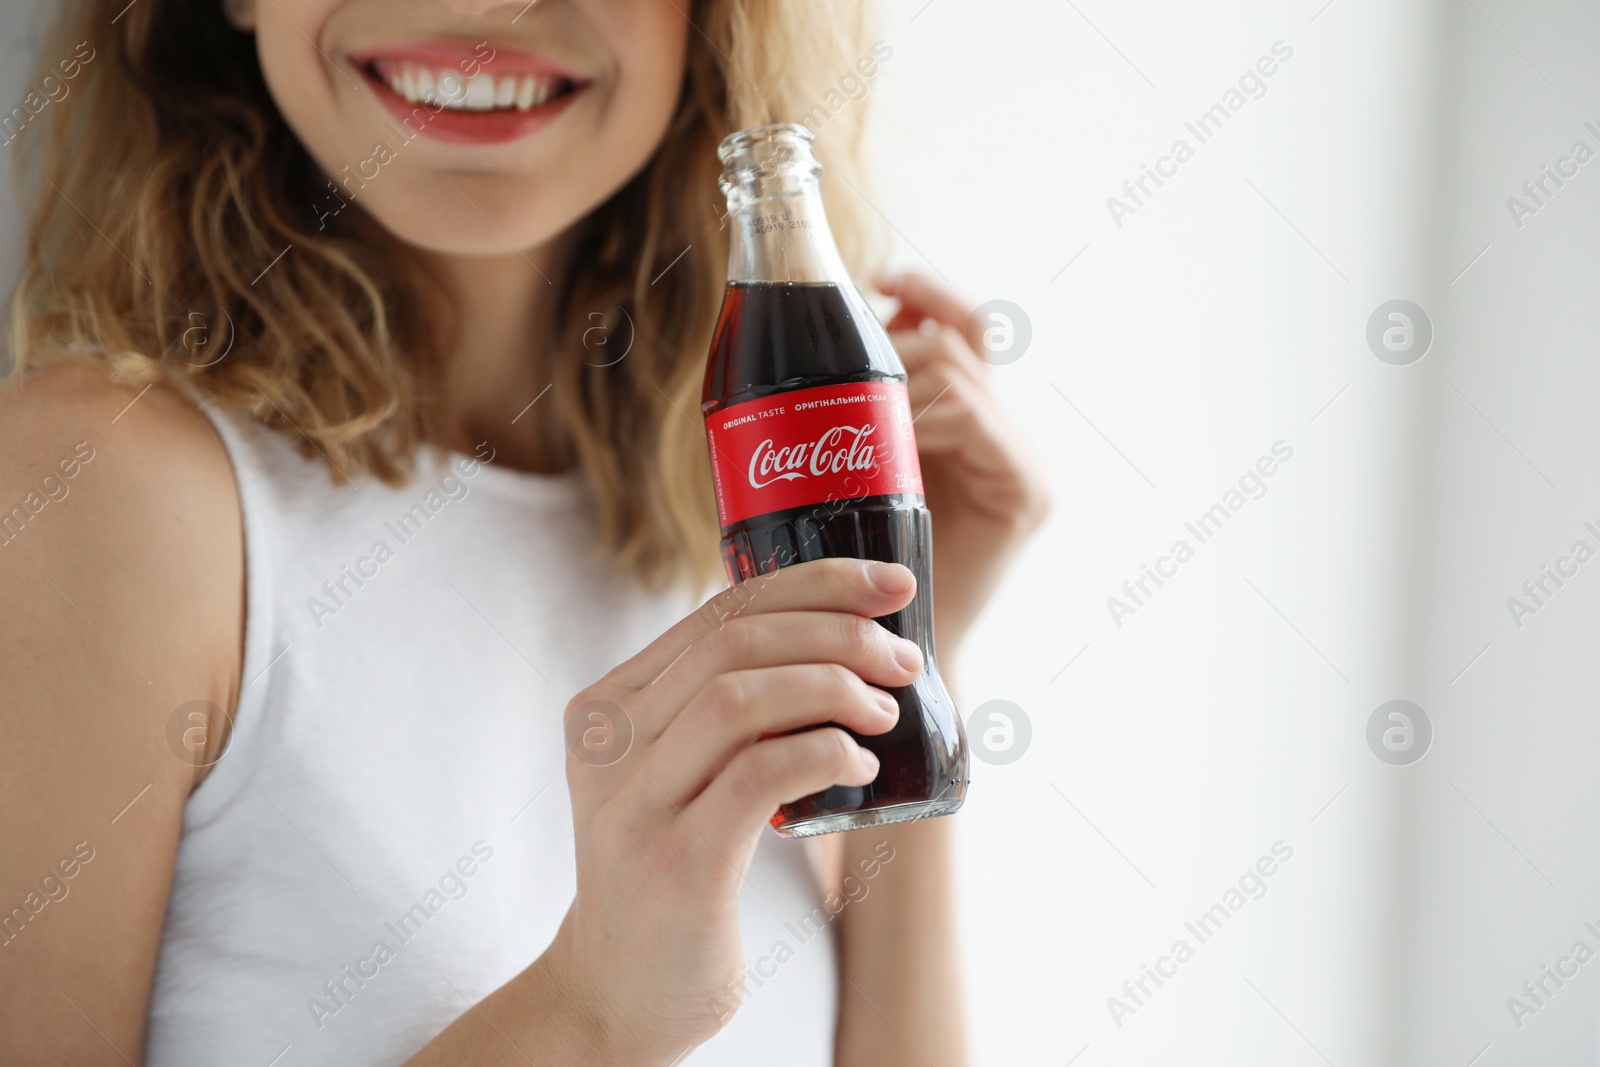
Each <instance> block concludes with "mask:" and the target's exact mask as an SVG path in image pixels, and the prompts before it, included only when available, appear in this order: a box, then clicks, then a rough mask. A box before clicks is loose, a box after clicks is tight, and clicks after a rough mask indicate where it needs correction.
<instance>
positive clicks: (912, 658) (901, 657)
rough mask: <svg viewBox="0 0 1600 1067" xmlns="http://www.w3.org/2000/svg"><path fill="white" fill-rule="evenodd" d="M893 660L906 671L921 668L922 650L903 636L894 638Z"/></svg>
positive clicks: (914, 670)
mask: <svg viewBox="0 0 1600 1067" xmlns="http://www.w3.org/2000/svg"><path fill="white" fill-rule="evenodd" d="M894 661H895V662H896V663H898V664H900V666H902V667H904V668H905V669H906V670H908V671H912V672H916V671H919V670H921V669H922V650H921V649H919V648H918V647H917V646H916V645H914V644H912V643H911V642H910V641H907V640H906V639H905V638H903V637H896V638H895V639H894Z"/></svg>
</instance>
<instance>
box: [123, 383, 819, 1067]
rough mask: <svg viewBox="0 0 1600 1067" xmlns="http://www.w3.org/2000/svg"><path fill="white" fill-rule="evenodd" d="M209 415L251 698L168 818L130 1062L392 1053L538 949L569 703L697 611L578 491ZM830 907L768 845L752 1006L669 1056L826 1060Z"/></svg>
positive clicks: (556, 878)
mask: <svg viewBox="0 0 1600 1067" xmlns="http://www.w3.org/2000/svg"><path fill="white" fill-rule="evenodd" d="M208 414H209V415H210V416H211V419H212V422H213V424H214V425H216V426H217V429H218V432H219V433H220V434H221V436H222V439H223V442H224V444H225V445H226V447H227V450H228V453H229V457H230V459H231V461H232V464H233V469H234V475H235V478H236V479H237V481H238V486H239V496H240V500H241V502H242V507H243V516H244V534H245V551H246V570H247V588H246V597H247V619H246V626H245V648H244V670H243V678H242V682H241V686H242V691H241V694H240V697H239V706H238V710H237V714H236V716H235V719H234V724H233V734H232V741H231V743H230V745H229V747H228V749H227V751H226V753H225V754H224V755H223V757H222V759H221V760H220V761H219V762H218V763H217V764H216V766H215V767H213V768H212V770H211V773H210V774H209V776H208V777H207V778H206V779H205V781H204V782H202V783H201V785H200V786H199V788H197V789H196V790H195V791H194V793H193V795H192V796H191V797H190V798H189V801H188V804H187V806H186V808H185V810H184V818H183V838H182V843H181V845H180V847H179V850H178V859H177V867H176V871H175V874H174V879H173V884H172V895H171V899H170V901H169V904H168V907H167V915H166V923H165V926H164V928H163V929H162V935H161V951H160V957H159V960H158V963H157V966H156V975H155V985H154V990H153V993H152V997H151V1004H150V1028H149V1036H148V1039H147V1047H146V1061H145V1062H146V1063H148V1064H150V1065H151V1067H215V1065H216V1064H220V1063H233V1064H255V1065H257V1067H267V1065H269V1064H271V1065H272V1067H300V1065H305V1064H330V1065H334V1064H336V1065H339V1067H367V1065H371V1067H378V1065H392V1064H400V1063H404V1062H405V1060H406V1059H408V1058H409V1057H410V1056H412V1055H413V1054H414V1053H416V1052H417V1051H418V1050H419V1049H421V1048H422V1047H423V1046H424V1045H425V1044H427V1043H428V1041H429V1040H430V1039H432V1038H433V1036H434V1035H436V1034H438V1033H439V1032H440V1031H441V1030H443V1029H444V1028H445V1027H446V1026H448V1025H449V1024H450V1022H451V1021H452V1020H454V1019H455V1018H456V1017H458V1016H459V1015H461V1014H462V1013H463V1012H465V1011H467V1009H468V1008H469V1006H470V1005H471V1004H473V1003H476V1002H477V1001H479V1000H481V999H482V998H484V997H485V996H487V995H488V994H489V993H491V992H493V991H494V990H495V989H497V988H498V987H500V986H501V985H503V984H504V983H505V982H507V981H508V980H510V979H511V978H512V977H513V976H515V975H516V974H517V973H518V972H519V971H521V970H522V969H523V968H524V967H526V966H527V965H528V964H529V963H531V962H532V961H533V960H534V959H535V958H536V957H537V956H539V954H540V953H541V952H543V951H544V949H545V948H546V947H547V946H548V945H549V943H550V941H551V940H552V938H553V937H554V936H555V933H556V930H557V928H558V927H559V925H560V923H561V920H562V917H563V916H564V915H565V914H566V911H567V908H568V906H569V904H570V903H571V901H572V897H573V893H574V887H575V876H574V861H573V837H572V811H571V806H570V803H569V799H568V795H567V786H566V777H565V771H564V758H565V752H564V742H563V733H562V712H563V710H564V708H565V706H566V703H567V701H568V700H570V699H571V697H572V696H573V695H574V694H575V693H577V692H578V691H579V690H580V689H582V688H583V687H584V686H587V685H589V684H591V683H593V682H595V681H596V680H598V679H599V678H600V677H601V676H602V675H604V674H605V672H606V671H608V670H609V669H611V668H612V667H613V666H615V665H616V664H618V663H620V662H622V661H623V660H624V659H626V658H627V657H629V656H631V655H633V654H634V653H635V652H637V651H639V650H640V649H641V648H643V647H644V646H645V645H646V644H648V643H649V642H650V641H651V640H653V639H654V638H655V637H656V636H658V635H659V634H660V633H661V632H662V631H663V630H665V629H666V628H667V627H668V626H669V625H671V624H672V623H673V622H675V621H676V620H677V619H679V618H681V617H682V616H683V615H685V614H687V613H688V611H689V610H691V609H692V607H693V606H694V605H693V603H692V601H691V599H690V596H689V594H688V593H687V592H683V593H677V594H672V595H666V596H649V595H647V594H645V593H644V592H642V591H641V589H640V587H639V586H638V584H637V583H636V581H635V580H633V579H632V578H631V577H630V576H629V575H627V574H625V573H622V572H619V571H618V570H617V569H616V568H615V567H613V566H610V565H608V564H607V563H606V562H605V561H604V560H603V559H598V558H595V557H594V556H593V555H592V553H591V546H592V544H593V528H594V527H593V521H592V510H591V507H590V501H589V497H588V492H587V489H586V486H585V484H584V482H583V481H582V479H581V477H578V476H575V475H568V476H543V475H532V474H525V473H522V472H518V471H512V470H508V469H504V468H498V467H494V466H490V465H487V464H477V463H474V462H472V461H471V460H470V459H469V458H468V457H465V456H461V455H450V456H441V457H438V458H437V460H436V461H434V462H433V463H432V464H430V463H429V462H428V461H426V460H424V461H423V464H422V466H421V468H420V470H419V473H418V475H417V477H416V478H415V479H414V480H413V481H412V482H411V484H410V485H409V486H407V487H405V488H401V489H394V488H390V487H388V486H385V485H383V484H381V483H378V482H376V481H374V480H363V481H360V482H358V483H357V484H355V485H347V486H344V487H335V486H333V485H332V484H330V482H329V479H328V476H327V471H326V467H325V465H324V463H323V461H322V460H321V459H315V458H314V459H307V458H305V457H302V456H301V455H299V454H298V453H297V452H296V451H295V450H294V448H293V447H292V446H291V445H290V443H289V441H288V440H287V439H286V438H284V437H283V436H281V435H279V434H277V433H275V432H273V431H270V430H267V429H265V428H262V427H260V426H258V425H255V424H253V423H249V422H246V421H243V420H234V419H232V418H230V417H228V416H224V415H219V414H216V413H214V412H208ZM757 887H759V888H757ZM820 903H821V898H820V896H819V893H818V891H817V889H816V886H815V882H814V880H813V878H812V875H811V870H810V866H809V864H808V862H807V860H806V857H805V854H804V852H803V848H802V846H801V845H800V844H799V843H798V842H791V841H785V840H782V839H779V838H777V837H775V836H774V835H772V834H769V833H765V834H764V835H763V838H762V841H761V844H760V846H759V847H758V848H757V850H756V854H755V861H754V865H753V867H752V869H751V871H750V878H749V881H748V883H747V884H746V885H745V886H744V888H743V896H742V898H741V906H742V912H741V914H742V918H741V922H742V928H743V930H742V932H743V938H744V945H745V954H746V965H747V968H748V975H749V984H748V989H749V996H748V998H747V1001H746V1003H745V1006H744V1007H743V1008H742V1009H740V1010H739V1012H738V1014H737V1015H735V1016H734V1018H733V1020H732V1021H731V1022H730V1023H729V1024H728V1026H727V1028H726V1029H725V1030H724V1031H723V1032H722V1033H721V1034H719V1035H718V1036H717V1037H715V1038H714V1039H712V1040H711V1041H710V1042H709V1043H707V1044H706V1045H704V1046H702V1047H701V1048H700V1049H698V1050H696V1051H695V1052H694V1053H692V1054H691V1055H690V1056H689V1057H688V1058H687V1059H686V1060H685V1061H684V1063H686V1064H689V1065H694V1067H714V1065H727V1067H735V1065H738V1067H747V1065H748V1064H752V1063H761V1064H780V1065H794V1067H822V1065H824V1064H829V1063H831V1062H832V1047H833V1033H834V1017H835V1003H836V1000H835V998H836V981H837V976H836V972H835V966H836V962H835V954H834V946H833V944H832V941H831V931H827V930H824V931H823V932H822V933H820V934H817V933H814V931H815V929H816V926H817V924H816V922H815V921H814V920H813V918H812V917H813V916H815V915H817V914H818V908H819V905H820ZM821 914H824V915H826V914H827V913H826V911H823V912H821ZM808 935H809V936H808ZM780 945H781V946H782V948H781V949H780V947H779V946H780ZM525 1051H526V1053H527V1054H528V1056H529V1057H530V1058H531V1059H533V1060H534V1061H535V1062H538V1059H539V1052H538V1049H534V1048H529V1049H526V1050H525Z"/></svg>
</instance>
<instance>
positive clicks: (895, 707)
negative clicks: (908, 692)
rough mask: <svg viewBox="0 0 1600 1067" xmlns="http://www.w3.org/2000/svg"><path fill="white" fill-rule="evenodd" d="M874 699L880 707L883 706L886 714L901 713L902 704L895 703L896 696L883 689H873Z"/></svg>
mask: <svg viewBox="0 0 1600 1067" xmlns="http://www.w3.org/2000/svg"><path fill="white" fill-rule="evenodd" d="M872 699H873V700H875V701H877V704H878V707H880V708H882V709H883V711H884V713H885V714H887V715H899V714H900V705H899V704H897V703H895V699H894V697H892V696H890V695H889V694H888V693H885V692H884V691H883V690H882V689H874V690H873V691H872Z"/></svg>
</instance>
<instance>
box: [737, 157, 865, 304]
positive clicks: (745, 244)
mask: <svg viewBox="0 0 1600 1067" xmlns="http://www.w3.org/2000/svg"><path fill="white" fill-rule="evenodd" d="M728 226H729V230H730V236H729V240H728V281H730V282H746V283H749V282H768V283H791V284H821V283H832V284H835V285H845V284H848V283H849V281H850V274H849V272H848V271H847V270H846V269H845V266H844V261H843V260H842V259H841V258H840V257H839V250H838V248H837V247H835V245H834V243H833V234H832V232H831V231H830V230H829V229H828V216H827V213H826V212H825V211H824V210H823V207H822V193H821V190H820V189H819V188H818V186H817V181H816V178H815V177H814V176H812V175H810V174H793V173H783V172H782V171H780V172H778V173H776V174H766V175H763V176H761V177H759V178H752V179H750V180H746V181H744V182H740V183H739V184H738V185H735V186H732V187H731V188H729V190H728Z"/></svg>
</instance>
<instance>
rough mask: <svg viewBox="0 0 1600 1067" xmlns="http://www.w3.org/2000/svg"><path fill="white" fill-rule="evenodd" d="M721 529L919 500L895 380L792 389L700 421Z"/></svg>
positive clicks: (911, 437) (918, 475) (911, 440)
mask: <svg viewBox="0 0 1600 1067" xmlns="http://www.w3.org/2000/svg"><path fill="white" fill-rule="evenodd" d="M706 439H707V441H708V442H709V444H710V446H711V477H712V480H713V481H714V482H715V483H716V487H717V514H718V516H719V517H720V518H721V520H722V528H723V529H727V528H728V527H729V526H732V525H733V524H734V523H736V522H741V521H743V520H745V519H748V518H752V517H754V516H756V515H766V514H768V513H769V512H773V511H783V510H784V509H786V508H801V507H806V506H807V505H810V504H825V503H827V502H828V501H832V500H853V499H857V498H859V497H864V496H882V495H885V494H889V493H921V492H922V468H921V467H920V466H919V465H918V463H917V438H916V435H915V434H914V433H913V431H912V429H911V403H910V401H909V400H908V399H907V396H906V387H905V386H904V385H902V384H901V383H900V382H895V381H879V382H857V383H855V384H854V385H825V386H821V387H819V388H816V389H796V390H795V391H793V392H790V393H779V394H778V395H777V396H769V397H766V398H764V399H762V400H747V401H745V402H744V403H742V404H735V405H734V406H732V407H727V408H723V409H722V410H721V411H718V412H717V413H716V414H714V415H712V416H711V417H710V418H708V419H706Z"/></svg>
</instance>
